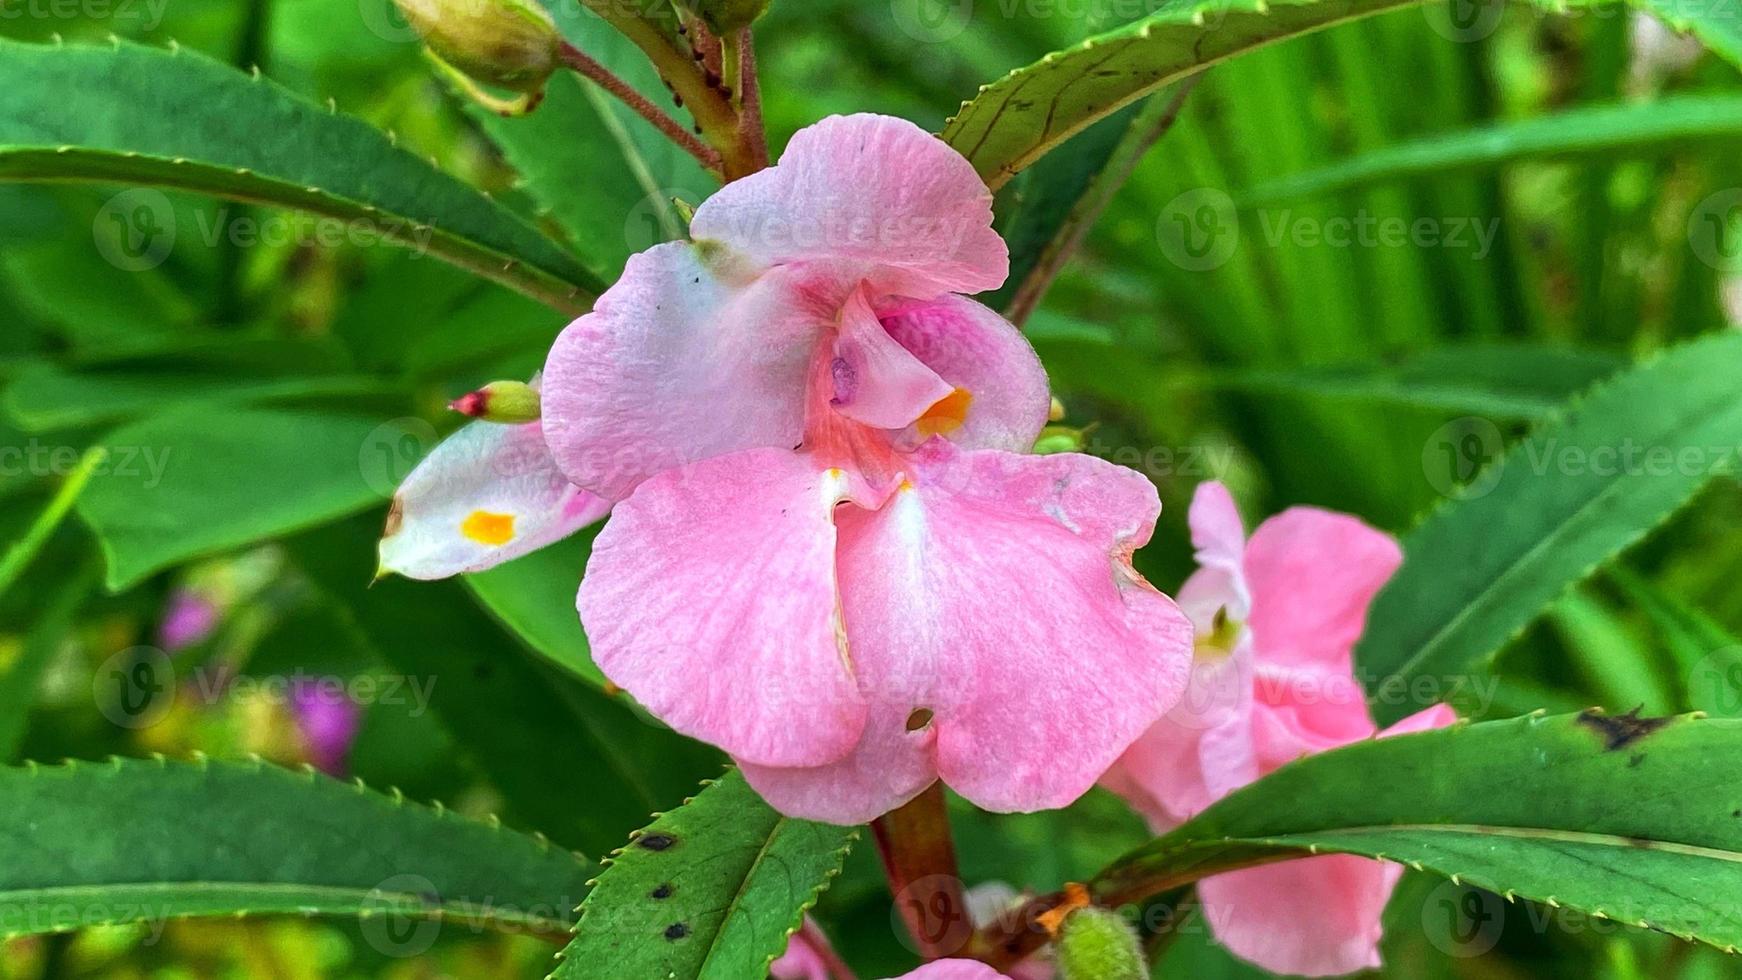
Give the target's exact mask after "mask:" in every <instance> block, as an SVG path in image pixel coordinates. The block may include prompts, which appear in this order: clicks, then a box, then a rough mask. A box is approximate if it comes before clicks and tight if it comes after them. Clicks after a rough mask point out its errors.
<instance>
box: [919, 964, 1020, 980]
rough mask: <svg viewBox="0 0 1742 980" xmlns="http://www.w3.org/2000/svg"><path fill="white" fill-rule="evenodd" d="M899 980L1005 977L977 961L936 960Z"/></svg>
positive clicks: (986, 979) (999, 978) (967, 979)
mask: <svg viewBox="0 0 1742 980" xmlns="http://www.w3.org/2000/svg"><path fill="white" fill-rule="evenodd" d="M897 980H1005V977H1004V974H1002V973H999V972H998V971H997V970H994V969H992V968H991V967H989V966H987V965H986V964H984V963H981V962H979V961H977V960H934V961H933V962H930V963H927V964H926V965H924V966H922V967H920V968H919V969H917V970H914V971H913V972H912V973H904V974H902V975H901V976H900V977H899V978H897Z"/></svg>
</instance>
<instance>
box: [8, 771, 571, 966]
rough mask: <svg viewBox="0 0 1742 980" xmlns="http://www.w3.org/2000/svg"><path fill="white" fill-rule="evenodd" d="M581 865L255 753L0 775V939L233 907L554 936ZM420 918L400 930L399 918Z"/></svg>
mask: <svg viewBox="0 0 1742 980" xmlns="http://www.w3.org/2000/svg"><path fill="white" fill-rule="evenodd" d="M592 870H593V869H592V866H591V865H590V864H589V863H588V862H587V861H586V860H585V859H583V858H581V857H580V856H578V855H575V854H571V853H569V852H567V851H563V850H560V849H558V848H554V847H552V846H551V845H550V844H549V843H548V842H546V841H544V840H542V839H535V838H532V837H526V836H522V835H520V834H516V833H512V832H510V831H506V830H502V829H500V828H497V827H491V826H485V825H484V824H480V823H474V822H472V821H470V820H466V819H464V818H461V817H457V816H455V815H453V814H451V813H448V812H446V811H444V810H441V809H439V808H438V809H435V810H429V809H425V808H424V807H421V806H417V805H415V804H409V803H406V802H405V801H404V800H403V799H402V798H400V797H398V796H397V794H396V795H395V796H393V797H387V796H383V795H381V794H379V793H375V792H373V791H371V790H369V789H366V788H365V787H363V786H362V785H361V784H360V783H359V784H345V783H339V782H335V781H333V780H330V779H327V778H326V777H324V776H319V775H316V774H315V773H314V772H313V771H312V770H311V771H308V772H304V773H294V772H290V771H287V770H284V769H277V768H274V767H271V766H267V765H264V764H262V763H260V762H258V761H256V762H253V763H229V762H207V761H204V760H200V761H198V762H196V763H193V764H188V763H180V762H166V761H163V760H162V759H159V760H157V761H136V760H122V759H112V760H110V761H109V762H108V763H71V762H69V763H66V764H65V765H62V766H56V767H40V766H36V765H29V766H26V767H24V768H16V769H14V768H7V769H0V936H15V935H29V934H32V933H43V932H61V931H66V930H70V929H78V928H82V927H85V926H92V925H103V924H109V923H119V922H138V921H147V922H162V921H164V920H166V919H169V918H171V917H180V916H190V915H192V916H203V915H223V916H233V915H240V914H245V913H246V914H286V915H311V914H320V915H358V916H361V917H363V926H362V928H363V933H364V937H365V939H366V940H368V941H369V942H370V943H371V944H372V945H374V946H376V948H377V950H378V951H379V952H382V953H384V954H397V955H401V956H409V955H415V954H417V953H420V952H422V951H423V950H424V949H427V948H428V947H429V945H430V944H432V943H433V942H434V941H435V939H436V937H437V936H438V935H439V934H440V932H441V926H440V924H439V922H440V919H441V918H457V919H463V920H467V921H472V922H478V923H483V924H487V925H490V926H492V927H496V928H504V929H510V930H514V931H531V932H537V933H541V934H553V933H560V932H562V931H564V930H565V929H567V928H568V927H569V925H570V924H571V923H572V921H573V916H572V915H571V914H570V910H571V909H573V908H574V907H575V905H576V903H577V902H578V901H579V900H580V898H581V897H582V895H584V894H585V891H586V881H587V878H588V876H589V875H590V874H591V873H592ZM407 917H409V918H418V919H425V918H427V919H432V920H434V921H431V922H429V923H427V924H423V925H420V926H418V927H416V928H415V929H412V930H410V931H407V930H406V929H405V927H404V926H403V925H395V924H394V922H395V920H396V919H403V918H407Z"/></svg>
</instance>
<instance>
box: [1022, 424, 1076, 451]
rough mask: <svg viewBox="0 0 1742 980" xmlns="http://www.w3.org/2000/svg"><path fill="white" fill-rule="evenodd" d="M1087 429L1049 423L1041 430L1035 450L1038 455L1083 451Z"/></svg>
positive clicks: (1036, 440)
mask: <svg viewBox="0 0 1742 980" xmlns="http://www.w3.org/2000/svg"><path fill="white" fill-rule="evenodd" d="M1088 431H1089V430H1087V429H1073V428H1071V427H1070V426H1067V425H1049V426H1047V427H1046V428H1044V429H1042V430H1040V437H1039V438H1037V439H1035V440H1034V452H1035V455H1038V456H1051V455H1052V454H1053V453H1076V452H1082V450H1083V443H1084V441H1085V438H1084V437H1085V436H1086V435H1087V434H1088Z"/></svg>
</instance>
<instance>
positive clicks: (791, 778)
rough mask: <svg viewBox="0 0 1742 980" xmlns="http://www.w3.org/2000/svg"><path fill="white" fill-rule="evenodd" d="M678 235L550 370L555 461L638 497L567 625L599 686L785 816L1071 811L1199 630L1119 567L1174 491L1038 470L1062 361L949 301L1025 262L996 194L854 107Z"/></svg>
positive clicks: (1057, 460) (1131, 478)
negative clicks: (1048, 358)
mask: <svg viewBox="0 0 1742 980" xmlns="http://www.w3.org/2000/svg"><path fill="white" fill-rule="evenodd" d="M691 230H692V233H693V234H694V235H695V238H696V241H695V242H693V243H671V244H665V245H660V246H656V247H655V248H653V249H652V250H650V251H648V252H645V253H642V254H641V255H639V256H636V257H635V258H634V259H632V260H630V263H629V266H628V268H627V269H626V271H625V273H624V276H623V279H622V280H621V281H620V282H619V283H617V285H616V286H614V287H613V288H612V289H611V290H609V291H608V292H607V293H606V294H605V296H603V297H601V299H600V300H599V303H598V305H597V307H596V309H595V310H594V312H592V313H590V314H588V315H586V316H584V317H582V318H581V319H579V320H577V321H575V322H574V323H573V324H571V325H570V326H569V328H568V329H567V330H565V331H564V332H563V334H562V336H561V337H560V338H559V339H558V340H557V343H556V346H555V347H554V349H553V350H552V351H551V355H550V359H549V361H548V362H547V364H546V366H545V374H544V377H545V382H546V383H545V388H544V419H543V421H544V432H545V436H546V438H547V440H548V441H549V443H550V447H551V450H552V453H553V456H554V458H555V461H556V465H557V466H559V467H560V468H561V469H562V471H563V472H564V473H565V474H566V475H567V476H568V478H569V479H570V480H571V481H572V482H573V483H575V484H576V485H578V486H581V487H584V488H586V489H588V490H590V491H593V492H595V493H598V494H599V495H600V496H602V497H604V498H605V499H607V500H612V501H620V502H619V503H617V505H616V509H615V516H614V517H613V519H612V520H611V522H610V523H609V524H608V525H607V526H606V527H605V529H604V530H603V531H602V532H601V533H600V535H599V538H598V540H597V541H596V542H595V545H594V549H593V556H592V560H591V562H590V564H589V566H588V569H587V575H586V577H585V579H584V580H583V582H582V586H581V592H580V596H579V603H578V604H579V609H580V613H581V619H582V622H583V624H584V625H585V626H586V628H587V634H588V637H589V639H590V640H591V642H592V647H593V653H594V657H595V659H596V661H597V663H598V664H599V667H600V668H601V669H602V670H603V671H604V672H605V674H606V675H607V676H608V677H610V678H611V680H612V681H614V682H615V683H617V684H618V685H620V686H622V687H623V688H625V689H626V690H628V691H629V692H630V693H632V694H633V695H634V696H635V697H636V698H637V699H639V700H640V701H641V702H642V703H643V704H644V705H646V706H647V708H648V709H649V710H650V711H652V712H653V713H654V714H655V715H656V716H658V717H659V718H661V719H662V720H664V721H665V722H666V723H667V724H669V725H671V726H672V727H673V728H675V729H677V730H678V731H680V732H684V733H685V734H688V735H691V736H694V737H696V738H699V739H702V740H704V741H707V742H711V743H713V744H715V745H718V746H720V747H722V748H723V749H725V750H726V751H727V752H728V753H730V754H731V755H732V756H733V757H734V758H735V759H736V760H737V761H738V762H739V764H740V765H741V766H742V767H743V770H744V773H745V775H746V777H747V778H748V779H749V780H750V782H751V784H752V785H754V786H755V787H756V788H757V789H758V791H760V792H761V793H762V794H763V796H764V797H766V798H767V799H768V800H769V802H770V803H772V804H773V805H774V806H775V807H777V808H778V809H780V810H782V811H783V812H785V813H788V814H791V815H794V816H800V817H807V818H812V819H817V820H826V821H831V822H836V823H843V824H850V823H859V822H863V821H866V820H869V819H872V818H875V817H877V816H879V815H881V814H883V813H885V812H887V811H888V810H890V809H892V808H894V807H896V806H899V805H900V804H901V803H903V802H905V801H906V800H908V799H910V798H911V797H913V796H914V795H916V794H917V793H919V792H920V791H921V790H923V789H924V788H925V787H926V786H928V785H930V784H931V783H932V782H933V781H934V780H936V779H938V778H940V777H941V778H942V779H943V780H944V782H946V783H947V784H949V785H950V786H952V787H953V788H955V789H956V790H957V791H958V792H959V793H961V794H962V795H963V796H965V797H967V798H968V799H970V800H972V801H973V802H975V803H976V804H978V805H980V806H981V807H984V808H986V809H990V810H999V811H1012V810H1036V809H1044V808H1051V807H1059V806H1063V805H1065V804H1067V803H1069V802H1070V801H1071V800H1073V799H1075V798H1076V797H1078V796H1079V795H1081V794H1082V793H1083V792H1085V791H1086V790H1087V789H1088V788H1089V787H1090V786H1091V785H1092V784H1093V783H1094V781H1095V779H1096V778H1097V777H1098V776H1099V775H1100V773H1101V772H1103V771H1104V770H1105V769H1106V767H1107V766H1109V765H1110V764H1111V763H1112V762H1113V761H1114V760H1115V759H1116V758H1117V757H1118V755H1119V753H1120V752H1122V751H1123V750H1124V749H1125V747H1126V746H1128V745H1129V744H1130V743H1131V741H1132V740H1133V739H1135V738H1136V737H1137V735H1138V734H1140V733H1141V732H1142V731H1143V730H1144V729H1146V728H1147V727H1148V726H1149V725H1150V724H1152V723H1153V722H1154V721H1155V719H1157V718H1158V717H1160V716H1161V714H1162V713H1163V712H1164V711H1166V710H1167V708H1168V707H1169V706H1171V705H1172V704H1173V702H1174V700H1175V699H1176V698H1177V696H1178V694H1179V692H1180V691H1181V690H1182V689H1183V687H1184V683H1185V674H1186V670H1187V666H1188V661H1189V655H1188V653H1187V651H1188V649H1189V643H1190V625H1189V623H1187V622H1186V620H1185V618H1184V617H1183V616H1182V615H1181V614H1180V612H1179V610H1178V609H1177V608H1175V607H1174V605H1173V603H1172V602H1171V601H1169V600H1168V599H1167V598H1166V597H1165V596H1163V595H1161V594H1160V593H1159V592H1157V591H1155V590H1154V589H1153V588H1151V587H1150V586H1149V585H1148V583H1146V582H1144V581H1143V580H1142V578H1141V577H1139V576H1138V575H1137V574H1136V572H1134V571H1133V570H1132V568H1131V565H1130V560H1129V559H1130V554H1131V552H1132V550H1133V549H1135V548H1137V547H1139V546H1141V545H1142V544H1143V543H1144V542H1146V541H1147V540H1148V538H1149V535H1150V532H1151V530H1152V529H1153V526H1154V522H1155V518H1156V515H1157V513H1158V512H1159V509H1160V504H1159V501H1158V499H1157V496H1156V493H1155V489H1154V487H1153V486H1151V485H1150V483H1149V482H1148V481H1147V480H1146V479H1144V478H1143V477H1142V476H1141V475H1139V474H1137V473H1135V472H1132V471H1130V470H1125V469H1121V468H1119V467H1116V466H1113V465H1111V464H1108V463H1106V462H1103V461H1101V460H1097V459H1094V458H1091V457H1087V456H1081V455H1071V454H1065V455H1054V456H1033V455H1026V453H1027V452H1028V450H1029V449H1030V448H1031V447H1032V446H1033V443H1034V439H1035V437H1036V435H1037V434H1038V433H1039V431H1040V429H1041V427H1042V426H1043V425H1044V424H1045V422H1046V417H1047V409H1048V406H1049V403H1050V396H1049V393H1048V390H1047V385H1046V376H1045V372H1044V371H1043V370H1042V368H1041V366H1040V362H1039V359H1038V358H1037V357H1036V356H1035V354H1034V351H1033V349H1032V348H1030V347H1029V345H1028V343H1027V342H1026V341H1025V340H1024V339H1023V337H1022V335H1021V334H1020V333H1019V332H1018V331H1017V330H1016V329H1015V328H1014V327H1012V326H1011V325H1010V324H1009V323H1007V322H1006V321H1004V320H1003V319H1002V318H1001V317H999V316H998V315H997V314H995V313H993V312H992V311H991V310H988V309H986V308H985V307H983V306H981V305H979V304H977V303H975V302H973V301H971V300H967V299H963V298H961V297H960V296H956V295H953V294H952V291H961V292H973V291H979V290H983V289H987V288H990V287H992V286H996V285H997V284H998V283H999V282H1001V281H1002V280H1003V278H1004V276H1005V274H1006V271H1007V266H1008V257H1007V254H1006V251H1005V248H1004V244H1003V242H1002V241H1001V240H1000V239H999V238H998V236H997V235H996V234H995V233H994V232H993V231H992V229H991V195H990V193H989V192H988V191H987V190H986V187H985V185H984V184H983V183H982V182H981V181H980V179H979V177H978V176H976V175H975V173H974V171H973V168H972V167H971V166H970V165H969V164H968V163H967V161H965V160H964V159H962V158H961V157H960V156H958V155H957V154H955V153H954V152H953V151H952V150H950V149H949V148H948V147H946V146H945V145H944V144H943V143H941V142H940V141H938V140H937V139H936V138H934V137H932V136H930V135H928V134H926V133H924V132H923V131H921V130H920V129H919V128H918V127H915V126H913V125H912V124H910V123H907V122H903V121H901V120H898V119H890V118H886V117H879V116H851V117H845V118H841V117H837V118H832V119H829V120H825V121H824V122H822V123H819V124H818V125H816V126H813V127H811V128H809V129H807V130H805V131H803V132H801V133H799V134H798V135H797V136H795V137H794V138H793V140H792V143H791V145H790V146H789V147H788V149H787V151H786V154H785V156H784V157H783V158H782V159H781V161H780V165H779V166H777V167H774V168H772V169H769V170H765V171H763V172H761V173H758V174H755V175H752V176H750V177H748V178H745V179H743V180H740V181H737V182H736V183H733V184H731V185H729V186H727V187H726V188H725V189H724V190H722V191H721V192H720V193H718V194H717V195H715V196H714V197H713V198H712V199H710V200H708V201H707V202H706V203H704V204H703V205H702V206H701V208H700V209H698V210H697V212H696V215H695V219H694V221H693V223H692V225H691Z"/></svg>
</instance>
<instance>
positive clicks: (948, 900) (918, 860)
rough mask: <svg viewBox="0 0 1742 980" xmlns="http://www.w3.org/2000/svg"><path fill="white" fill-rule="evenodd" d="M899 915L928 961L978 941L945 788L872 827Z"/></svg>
mask: <svg viewBox="0 0 1742 980" xmlns="http://www.w3.org/2000/svg"><path fill="white" fill-rule="evenodd" d="M871 831H872V834H873V835H874V836H875V837H876V838H877V850H878V853H880V854H881V855H882V857H883V872H884V874H885V875H886V876H887V877H888V879H889V892H890V894H891V895H893V896H894V897H895V910H896V913H897V914H899V915H900V916H901V921H902V923H903V924H904V925H906V926H907V931H908V933H909V934H910V935H911V936H912V937H913V940H914V944H915V948H916V949H917V950H918V951H919V953H920V955H922V956H924V957H925V958H926V959H928V960H934V959H939V958H941V957H945V956H952V955H954V954H956V953H958V952H960V951H961V950H962V949H963V947H965V946H966V945H967V944H968V942H969V940H970V939H972V938H973V935H974V924H973V922H972V920H971V919H970V917H969V915H968V903H967V900H966V899H965V898H964V896H963V894H962V876H961V874H960V873H959V872H958V871H957V869H956V847H955V843H954V841H953V840H952V839H951V837H950V820H949V813H948V812H947V810H946V808H945V802H944V788H943V784H942V783H933V784H932V785H931V786H930V787H929V788H928V789H926V790H925V792H923V793H921V794H919V795H918V796H916V797H914V798H913V799H912V800H910V801H909V802H908V803H907V804H906V805H905V806H902V807H901V808H899V809H897V810H893V811H891V812H889V813H886V814H884V815H883V816H881V817H879V818H877V819H876V820H873V821H872V822H871Z"/></svg>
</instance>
